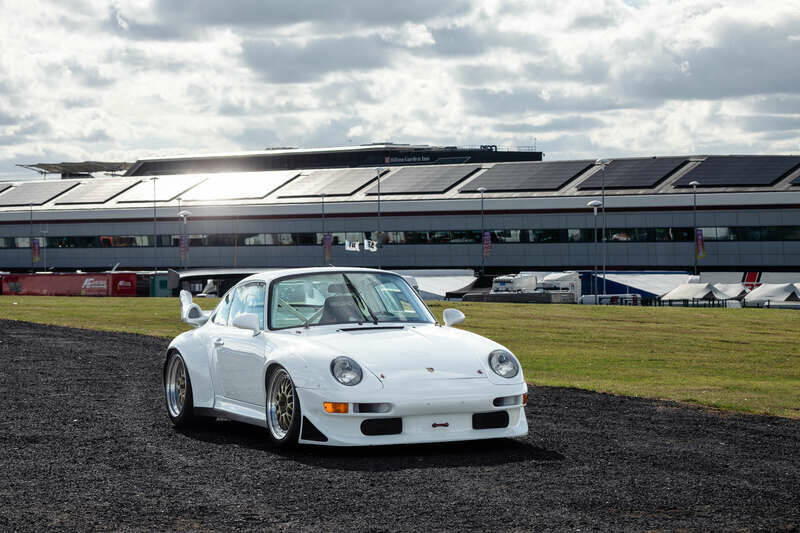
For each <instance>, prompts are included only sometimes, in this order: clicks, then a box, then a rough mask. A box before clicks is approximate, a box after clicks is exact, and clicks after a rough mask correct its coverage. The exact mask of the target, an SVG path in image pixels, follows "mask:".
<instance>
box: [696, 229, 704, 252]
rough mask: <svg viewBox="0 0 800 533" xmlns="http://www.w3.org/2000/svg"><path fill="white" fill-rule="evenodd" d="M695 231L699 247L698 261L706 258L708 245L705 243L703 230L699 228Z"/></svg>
mask: <svg viewBox="0 0 800 533" xmlns="http://www.w3.org/2000/svg"><path fill="white" fill-rule="evenodd" d="M695 231H696V232H697V234H696V239H697V246H696V247H695V253H696V254H697V258H698V259H702V258H703V257H705V256H706V243H705V242H704V241H703V228H697V229H696V230H695Z"/></svg>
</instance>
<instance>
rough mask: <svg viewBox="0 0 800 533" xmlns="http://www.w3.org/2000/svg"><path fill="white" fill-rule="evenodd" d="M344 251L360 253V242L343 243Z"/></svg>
mask: <svg viewBox="0 0 800 533" xmlns="http://www.w3.org/2000/svg"><path fill="white" fill-rule="evenodd" d="M344 249H345V250H347V251H348V252H360V251H361V241H344Z"/></svg>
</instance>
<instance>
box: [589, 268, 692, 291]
mask: <svg viewBox="0 0 800 533" xmlns="http://www.w3.org/2000/svg"><path fill="white" fill-rule="evenodd" d="M606 278H607V279H608V281H613V282H614V283H619V284H620V285H624V286H626V287H630V288H631V289H634V290H638V291H641V292H644V293H650V294H652V295H653V296H658V295H659V294H664V293H666V292H669V291H671V290H672V289H674V288H675V287H677V286H678V285H680V284H681V283H686V282H687V281H688V280H689V276H687V275H686V274H662V273H658V274H654V273H646V274H638V273H633V274H628V273H623V272H617V273H614V274H607V275H606ZM599 282H600V283H602V282H603V281H602V278H600V279H599Z"/></svg>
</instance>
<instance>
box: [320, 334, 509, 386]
mask: <svg viewBox="0 0 800 533" xmlns="http://www.w3.org/2000/svg"><path fill="white" fill-rule="evenodd" d="M309 337H310V338H309V340H312V339H313V342H316V343H319V344H323V345H325V346H326V347H327V348H329V349H330V350H331V351H332V352H334V353H337V355H346V356H349V357H352V358H353V359H355V360H356V361H358V363H359V364H361V365H363V366H365V367H366V368H367V369H368V370H369V371H370V372H372V373H373V374H375V375H376V376H377V377H378V378H379V379H380V380H381V381H382V382H383V383H384V384H385V385H387V386H388V385H391V384H392V383H402V382H408V380H410V379H413V380H414V381H418V380H425V381H435V380H442V379H468V378H469V379H485V378H486V377H487V375H486V373H487V371H488V367H487V366H486V365H485V364H484V363H483V359H485V358H486V356H488V354H489V352H490V351H491V350H492V349H495V348H497V347H499V345H497V344H496V343H494V342H492V341H490V340H488V339H485V338H483V337H480V336H477V335H473V334H471V333H467V332H464V331H460V330H457V329H454V328H446V327H438V326H433V325H430V326H427V325H423V326H413V327H411V326H407V327H404V328H402V329H384V328H374V327H365V328H351V329H340V330H338V331H336V332H333V333H326V334H321V335H313V334H312V335H309Z"/></svg>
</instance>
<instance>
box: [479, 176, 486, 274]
mask: <svg viewBox="0 0 800 533" xmlns="http://www.w3.org/2000/svg"><path fill="white" fill-rule="evenodd" d="M478 192H479V193H481V239H480V243H481V276H483V275H484V274H485V273H486V250H485V247H486V243H484V242H483V239H484V234H485V233H486V224H485V222H484V211H483V194H484V193H485V192H486V187H478Z"/></svg>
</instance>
